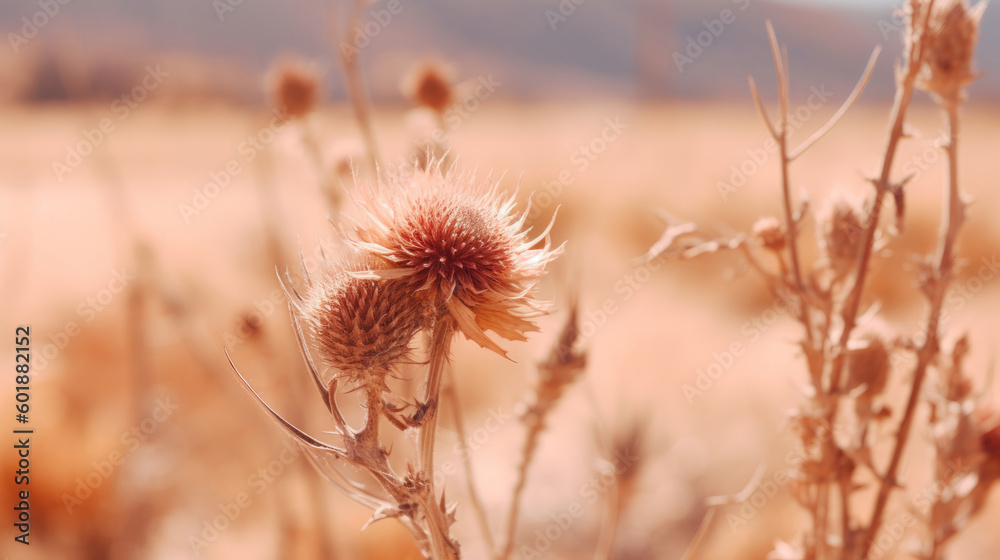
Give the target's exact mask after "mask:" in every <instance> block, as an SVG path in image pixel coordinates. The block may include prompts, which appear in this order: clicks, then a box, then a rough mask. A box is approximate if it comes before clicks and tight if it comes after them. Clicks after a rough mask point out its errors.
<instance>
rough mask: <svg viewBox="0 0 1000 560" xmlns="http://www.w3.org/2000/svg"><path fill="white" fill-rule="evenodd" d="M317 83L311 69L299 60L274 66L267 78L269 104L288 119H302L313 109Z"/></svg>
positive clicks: (316, 76) (315, 75) (317, 95)
mask: <svg viewBox="0 0 1000 560" xmlns="http://www.w3.org/2000/svg"><path fill="white" fill-rule="evenodd" d="M319 83H320V78H319V76H318V75H317V74H316V71H315V70H314V69H313V67H312V66H311V65H309V64H307V63H305V62H302V61H300V60H286V61H283V62H279V63H277V64H275V65H274V66H273V67H271V70H270V71H269V72H268V77H267V87H268V94H269V95H270V99H271V103H272V104H273V105H274V106H275V107H276V108H278V109H280V110H282V111H284V112H285V114H286V115H288V116H289V117H290V118H302V117H304V116H306V115H308V114H309V113H310V112H312V110H313V109H315V107H316V102H317V99H318V98H319Z"/></svg>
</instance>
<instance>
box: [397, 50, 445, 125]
mask: <svg viewBox="0 0 1000 560" xmlns="http://www.w3.org/2000/svg"><path fill="white" fill-rule="evenodd" d="M453 81H454V80H453V78H452V74H451V70H450V69H449V68H448V67H446V66H445V65H444V64H441V63H440V62H437V61H425V62H423V63H421V64H419V65H418V66H417V67H416V68H414V69H413V71H412V72H411V73H410V75H409V76H408V77H407V78H406V80H405V81H404V82H403V93H404V94H405V95H406V96H407V97H409V98H410V100H412V101H413V102H414V103H415V104H417V105H419V106H421V107H427V108H428V109H432V110H434V111H436V112H438V113H443V112H444V110H445V109H447V108H448V106H449V105H451V103H452V99H453V98H454V92H453V90H452V82H453Z"/></svg>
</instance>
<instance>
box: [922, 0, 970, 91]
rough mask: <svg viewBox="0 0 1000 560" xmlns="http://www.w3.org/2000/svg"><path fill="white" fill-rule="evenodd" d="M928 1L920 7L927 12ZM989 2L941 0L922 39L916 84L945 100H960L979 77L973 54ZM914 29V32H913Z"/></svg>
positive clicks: (933, 9) (937, 3) (936, 3)
mask: <svg viewBox="0 0 1000 560" xmlns="http://www.w3.org/2000/svg"><path fill="white" fill-rule="evenodd" d="M926 4H927V3H926V2H924V5H923V7H922V8H921V10H922V13H924V14H925V13H926V9H927V6H926ZM985 9H986V2H980V3H979V4H977V5H976V7H975V8H970V7H969V3H968V0H938V1H937V2H935V4H934V6H933V8H932V11H931V13H930V19H929V20H928V25H927V34H926V35H925V36H924V37H922V38H921V39H920V40H921V41H922V42H923V48H924V49H925V50H924V58H923V64H922V65H921V68H920V74H919V75H918V76H917V82H916V86H917V88H919V89H921V90H923V91H926V92H927V93H930V94H932V95H934V96H935V97H937V98H938V99H940V100H943V101H945V102H949V103H950V102H960V101H962V100H963V97H964V95H965V87H966V86H967V85H969V84H970V83H971V82H972V81H973V80H975V79H976V77H977V75H978V73H977V72H976V70H975V63H974V61H973V55H974V54H975V51H976V43H977V42H978V40H979V21H980V19H981V18H982V16H983V12H984V11H985ZM911 33H912V32H911Z"/></svg>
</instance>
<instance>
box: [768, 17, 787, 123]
mask: <svg viewBox="0 0 1000 560" xmlns="http://www.w3.org/2000/svg"><path fill="white" fill-rule="evenodd" d="M764 25H765V27H767V41H768V43H769V44H770V46H771V58H773V59H774V72H775V74H776V75H777V79H778V101H779V103H780V104H781V122H780V125H781V126H780V127H779V128H780V129H781V131H780V133H781V134H782V135H783V134H785V127H786V125H787V123H788V120H787V116H788V75H787V74H786V72H785V65H784V63H783V61H784V57H782V56H781V48H780V47H779V46H778V36H777V35H776V34H775V33H774V26H773V25H771V20H769V19H768V20H765V21H764Z"/></svg>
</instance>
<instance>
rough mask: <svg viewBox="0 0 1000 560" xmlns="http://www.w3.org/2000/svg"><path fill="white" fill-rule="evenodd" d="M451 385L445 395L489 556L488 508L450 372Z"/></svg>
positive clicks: (491, 546)
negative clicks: (485, 506)
mask: <svg viewBox="0 0 1000 560" xmlns="http://www.w3.org/2000/svg"><path fill="white" fill-rule="evenodd" d="M449 374H451V375H449V383H448V385H446V386H445V388H444V393H446V394H447V395H448V398H449V399H450V400H451V410H452V414H453V416H454V418H453V419H454V422H455V431H456V432H457V433H458V438H459V441H460V443H459V446H458V448H459V450H460V453H461V455H462V464H463V465H464V467H465V485H466V489H467V491H468V492H469V499H471V500H472V509H473V511H475V512H476V522H477V523H479V530H480V531H482V533H483V541H484V542H485V543H486V550H487V551H488V553H489V554H493V552H494V546H495V545H494V543H493V532H492V531H490V524H489V521H488V520H487V518H486V508H484V507H483V500H482V498H480V497H479V492H478V491H477V490H476V478H475V476H474V474H473V470H472V457H471V456H470V454H469V447H468V446H467V445H466V441H467V440H466V436H465V420H464V419H463V417H462V405H461V403H460V402H459V400H458V390H457V389H456V388H455V375H454V374H452V372H451V371H449Z"/></svg>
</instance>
